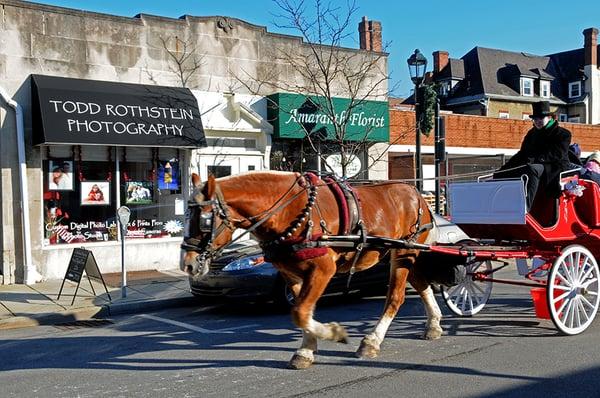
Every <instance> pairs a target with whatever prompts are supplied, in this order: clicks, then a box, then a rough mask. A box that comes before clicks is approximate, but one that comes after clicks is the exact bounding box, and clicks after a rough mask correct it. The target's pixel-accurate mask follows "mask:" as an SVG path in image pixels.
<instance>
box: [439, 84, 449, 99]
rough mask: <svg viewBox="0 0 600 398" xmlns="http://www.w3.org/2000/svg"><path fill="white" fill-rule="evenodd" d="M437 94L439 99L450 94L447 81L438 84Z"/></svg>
mask: <svg viewBox="0 0 600 398" xmlns="http://www.w3.org/2000/svg"><path fill="white" fill-rule="evenodd" d="M439 94H440V97H447V96H448V95H449V94H450V82H449V81H444V82H441V83H440V86H439Z"/></svg>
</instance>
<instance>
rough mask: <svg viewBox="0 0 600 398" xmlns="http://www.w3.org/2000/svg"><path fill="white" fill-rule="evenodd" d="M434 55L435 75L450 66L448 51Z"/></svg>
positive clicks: (437, 52)
mask: <svg viewBox="0 0 600 398" xmlns="http://www.w3.org/2000/svg"><path fill="white" fill-rule="evenodd" d="M432 55H433V74H434V75H435V74H437V73H440V72H441V71H442V69H444V68H445V67H446V65H448V51H434V52H433V53H432Z"/></svg>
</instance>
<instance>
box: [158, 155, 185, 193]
mask: <svg viewBox="0 0 600 398" xmlns="http://www.w3.org/2000/svg"><path fill="white" fill-rule="evenodd" d="M180 182H181V179H180V174H179V161H178V160H176V159H171V160H160V161H159V162H158V189H170V190H179V189H180Z"/></svg>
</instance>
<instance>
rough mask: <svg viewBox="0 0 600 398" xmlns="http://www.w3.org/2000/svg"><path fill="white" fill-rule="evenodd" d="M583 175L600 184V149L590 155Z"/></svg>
mask: <svg viewBox="0 0 600 398" xmlns="http://www.w3.org/2000/svg"><path fill="white" fill-rule="evenodd" d="M581 177H583V178H585V179H588V180H592V181H594V182H595V183H596V184H599V185H600V151H594V152H592V154H591V155H590V156H588V158H587V159H586V162H585V166H584V171H583V173H581Z"/></svg>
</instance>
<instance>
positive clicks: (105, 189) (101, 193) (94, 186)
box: [81, 181, 110, 206]
mask: <svg viewBox="0 0 600 398" xmlns="http://www.w3.org/2000/svg"><path fill="white" fill-rule="evenodd" d="M109 204H110V182H109V181H81V205H82V206H106V205H109Z"/></svg>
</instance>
